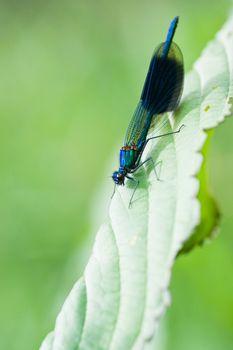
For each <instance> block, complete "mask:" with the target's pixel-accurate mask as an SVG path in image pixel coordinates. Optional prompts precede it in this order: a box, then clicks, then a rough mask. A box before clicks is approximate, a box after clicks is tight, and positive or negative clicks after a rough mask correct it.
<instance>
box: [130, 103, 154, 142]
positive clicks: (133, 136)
mask: <svg viewBox="0 0 233 350" xmlns="http://www.w3.org/2000/svg"><path fill="white" fill-rule="evenodd" d="M151 118H152V116H151V115H150V114H149V113H148V111H147V110H146V109H145V108H144V107H143V106H142V102H141V101H140V102H139V103H138V105H137V108H136V110H135V112H134V114H133V116H132V119H131V121H130V123H129V126H128V129H127V132H126V136H125V141H124V145H126V146H137V147H138V148H139V149H140V148H141V147H142V145H143V143H144V141H145V139H146V136H147V133H148V130H149V128H150V124H151Z"/></svg>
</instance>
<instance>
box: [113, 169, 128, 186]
mask: <svg viewBox="0 0 233 350" xmlns="http://www.w3.org/2000/svg"><path fill="white" fill-rule="evenodd" d="M112 179H113V181H114V182H115V184H116V185H124V184H125V172H121V171H114V173H113V174H112Z"/></svg>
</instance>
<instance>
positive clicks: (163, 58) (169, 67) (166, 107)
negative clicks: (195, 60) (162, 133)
mask: <svg viewBox="0 0 233 350" xmlns="http://www.w3.org/2000/svg"><path fill="white" fill-rule="evenodd" d="M165 45H166V42H165V43H162V44H160V45H159V47H158V48H157V50H156V51H155V53H154V55H153V57H152V59H151V62H150V66H149V70H148V73H147V77H146V80H145V83H144V87H143V90H142V94H141V103H142V106H143V107H144V108H145V109H146V110H147V111H148V112H149V114H151V115H154V114H160V113H165V112H168V111H173V110H175V109H176V107H177V105H178V104H179V101H180V97H181V94H182V90H183V81H184V65H183V56H182V53H181V50H180V49H179V47H178V45H176V44H175V43H174V42H172V43H171V44H170V47H169V51H168V53H167V55H164V50H165Z"/></svg>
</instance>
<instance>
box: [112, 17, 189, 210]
mask: <svg viewBox="0 0 233 350" xmlns="http://www.w3.org/2000/svg"><path fill="white" fill-rule="evenodd" d="M178 20H179V18H178V17H175V18H174V19H173V21H172V22H171V24H170V27H169V30H168V34H167V38H166V41H165V42H163V43H161V44H160V45H159V46H158V47H157V49H156V50H155V52H154V54H153V56H152V59H151V62H150V66H149V70H148V73H147V76H146V80H145V83H144V86H143V90H142V93H141V97H140V100H139V103H138V105H137V107H136V110H135V112H134V114H133V117H132V119H131V121H130V123H129V126H128V129H127V132H126V136H125V140H124V146H123V147H122V148H121V149H120V166H119V169H118V171H114V173H113V174H112V179H113V181H114V182H115V185H124V184H125V178H127V179H129V180H131V181H134V182H135V184H136V186H135V189H134V191H133V194H132V196H131V199H130V203H129V206H130V204H131V202H132V198H133V195H134V193H135V190H136V188H137V186H138V184H139V181H138V180H136V179H135V178H133V177H131V176H129V174H133V173H134V172H135V171H136V170H138V169H139V168H140V167H141V166H142V165H143V164H145V163H146V162H147V161H149V160H152V158H148V159H146V160H145V161H143V162H140V161H141V157H142V154H143V151H144V149H145V147H146V145H147V143H148V141H150V140H152V139H155V138H158V137H161V136H166V135H171V134H174V133H178V132H179V131H180V129H181V128H180V129H179V130H177V131H174V132H170V133H167V134H163V135H157V136H154V137H150V138H147V134H148V131H149V129H150V126H151V122H152V120H154V118H156V116H158V115H159V114H161V113H165V112H171V111H174V110H175V109H176V108H177V106H178V104H179V101H180V98H181V94H182V90H183V81H184V66H183V56H182V53H181V50H180V48H179V47H178V45H177V44H175V43H174V42H173V41H172V40H173V36H174V34H175V31H176V27H177V24H178ZM152 161H153V160H152ZM114 192H115V190H114Z"/></svg>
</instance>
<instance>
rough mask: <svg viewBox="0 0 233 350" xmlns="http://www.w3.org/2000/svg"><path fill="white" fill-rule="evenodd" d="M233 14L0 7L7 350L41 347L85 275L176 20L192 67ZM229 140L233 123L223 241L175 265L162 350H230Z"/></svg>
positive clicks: (221, 138) (200, 6) (96, 5)
mask: <svg viewBox="0 0 233 350" xmlns="http://www.w3.org/2000/svg"><path fill="white" fill-rule="evenodd" d="M229 9H230V1H227V0H222V1H221V2H220V1H219V0H205V1H200V0H196V1H195V2H189V1H185V0H169V1H167V0H164V1H158V0H154V1H152V0H144V1H135V0H126V1H110V0H99V1H94V0H93V1H90V0H87V1H86V0H85V1H79V0H77V1H74V0H67V1H61V0H57V1H55V0H54V1H52V0H47V1H46V0H37V1H29V0H21V1H17V0H5V1H3V0H2V1H1V2H0V82H1V83H0V89H1V92H0V118H1V127H0V145H1V146H0V160H1V161H0V194H1V195H0V227H1V232H0V259H1V261H0V274H1V286H0V293H1V294H0V310H1V311H0V349H4V350H5V349H6V350H16V349H17V350H31V349H38V347H39V344H40V343H41V341H42V339H43V337H44V336H45V335H46V334H47V332H48V331H49V330H51V329H52V328H53V326H54V321H55V318H56V315H57V313H58V310H59V308H60V306H61V305H62V302H63V301H64V299H65V296H66V295H67V293H68V292H69V290H70V289H71V287H72V285H73V283H74V281H76V280H77V277H78V276H79V275H80V274H81V273H82V269H83V266H84V264H85V261H86V259H87V256H88V254H87V252H88V249H87V248H86V247H87V246H89V241H91V239H90V237H93V234H94V233H95V231H96V229H97V224H96V222H97V221H98V220H97V221H95V209H93V208H94V207H93V200H94V198H95V197H96V193H97V192H98V189H99V187H100V186H103V184H105V183H109V185H110V182H111V179H110V178H109V176H110V172H109V169H111V170H113V169H115V167H116V165H117V157H118V148H119V147H120V145H121V140H122V139H123V137H124V132H125V129H126V127H127V124H128V122H129V118H130V116H131V114H132V112H133V110H134V107H135V106H136V103H137V100H138V97H139V94H140V92H141V88H142V84H143V81H144V78H145V74H146V71H147V67H148V63H149V59H150V56H151V54H152V51H153V48H154V47H155V46H156V45H157V44H158V43H159V42H160V41H162V40H163V39H164V37H165V35H166V31H167V28H168V25H169V23H170V21H171V19H172V18H173V17H174V16H175V15H177V14H178V15H179V16H180V25H179V28H178V30H177V33H176V41H177V42H178V43H179V46H180V47H181V48H182V51H183V54H184V59H185V68H186V71H188V70H189V69H190V68H191V66H192V64H193V63H194V61H195V60H196V59H197V57H198V56H199V54H200V52H201V50H202V49H203V48H204V46H205V45H206V43H207V41H208V40H210V39H212V38H213V36H214V35H215V33H216V31H217V30H218V29H219V28H220V27H221V26H222V24H223V23H224V21H225V19H226V18H227V16H228V13H229ZM232 133H233V119H229V120H227V121H226V122H225V123H224V124H223V125H222V126H220V127H219V128H218V130H217V132H216V133H215V136H214V138H213V142H212V147H211V151H210V161H209V173H210V176H209V182H210V188H211V190H212V192H213V193H214V194H215V197H216V198H217V200H218V202H219V204H220V208H221V211H222V213H223V218H222V225H221V235H220V236H219V237H218V239H217V240H216V241H215V242H213V243H212V244H211V245H208V246H206V247H205V248H204V249H200V248H198V249H195V251H193V252H192V253H191V254H189V255H187V256H184V257H181V258H179V259H178V261H177V264H176V266H175V269H174V276H173V280H172V296H173V304H172V307H171V308H170V310H169V312H168V314H167V316H166V320H167V330H168V338H167V340H166V350H183V349H189V350H202V349H206V350H208V349H211V350H220V349H224V350H228V349H229V350H230V349H233V273H232V271H233V236H232V230H233V215H232V207H233V198H232V178H233V162H232V156H233V143H232ZM114 154H115V160H116V161H115V163H114V164H113V163H112V156H113V155H114ZM109 164H111V166H110V168H109ZM110 188H112V187H110ZM110 195H111V193H110V194H109V196H110ZM108 204H109V203H108V202H107V201H106V203H103V207H105V208H107V206H108ZM96 211H97V209H96ZM93 213H94V214H93ZM93 220H94V224H93V223H92V221H93Z"/></svg>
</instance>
